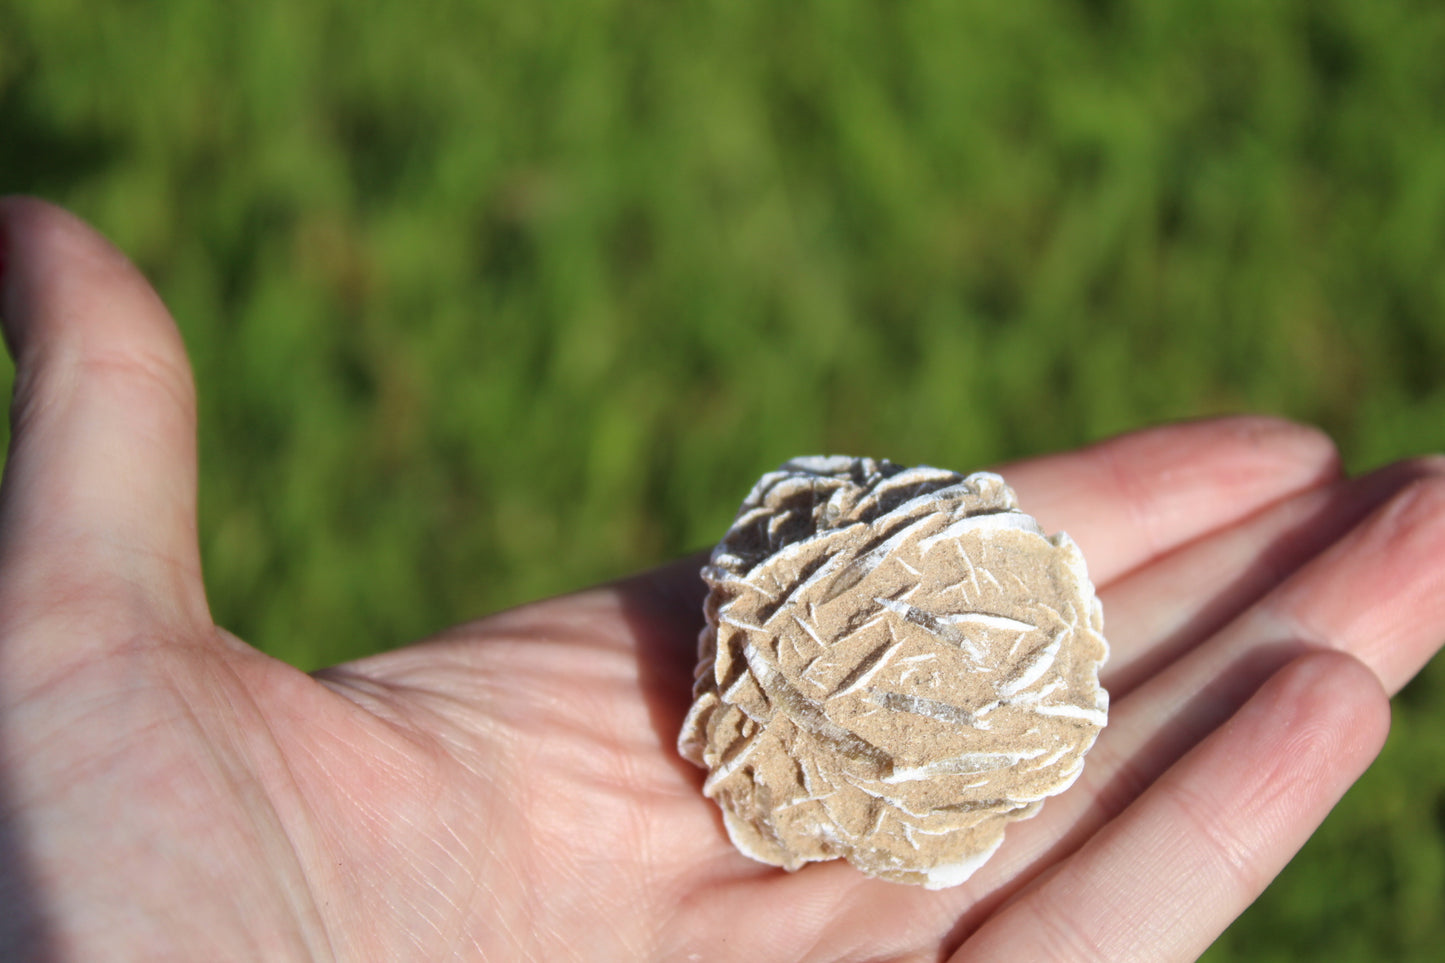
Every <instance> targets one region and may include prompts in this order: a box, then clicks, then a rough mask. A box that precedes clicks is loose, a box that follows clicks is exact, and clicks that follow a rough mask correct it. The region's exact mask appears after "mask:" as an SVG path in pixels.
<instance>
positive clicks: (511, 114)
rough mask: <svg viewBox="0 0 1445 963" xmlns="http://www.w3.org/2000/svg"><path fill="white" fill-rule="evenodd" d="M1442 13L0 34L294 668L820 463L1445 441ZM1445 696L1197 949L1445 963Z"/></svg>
mask: <svg viewBox="0 0 1445 963" xmlns="http://www.w3.org/2000/svg"><path fill="white" fill-rule="evenodd" d="M1441 49H1445V8H1442V7H1440V6H1439V5H1435V4H1430V3H1424V2H1404V0H1381V2H1376V3H1372V4H1359V3H1349V2H1344V0H1317V2H1303V0H1289V2H1277V3H1272V4H1258V3H1249V2H1244V0H1217V2H1214V3H1199V2H1183V0H1181V2H1174V3H1162V4H1161V3H1145V2H1129V0H1091V2H1085V0H1076V2H1066V0H1021V2H1016V3H1013V4H1010V5H1003V4H983V3H971V2H963V3H944V2H939V0H919V2H914V3H907V4H898V3H886V2H876V0H873V2H861V0H793V2H791V3H787V4H782V3H765V2H760V0H732V2H728V3H722V2H712V0H675V2H673V3H669V4H662V3H657V2H645V0H569V2H561V3H554V4H540V5H528V4H518V3H501V2H493V0H472V2H460V0H427V2H419V3H416V4H411V5H402V4H391V3H380V2H377V0H352V2H346V3H343V2H339V0H305V2H295V0H289V2H281V0H251V2H249V3H246V4H232V5H218V4H214V3H208V2H200V0H166V2H153V3H144V4H138V3H118V2H112V3H104V2H102V3H96V2H93V0H91V2H85V3H82V2H80V0H4V2H3V3H0V189H3V190H7V191H9V190H24V191H33V192H37V193H40V194H43V195H45V196H48V197H50V198H51V199H54V200H57V201H59V202H61V203H64V204H66V205H67V206H69V207H71V208H72V209H74V210H76V211H78V212H79V213H80V214H82V215H83V216H85V217H86V218H88V219H90V220H91V221H93V222H94V223H96V224H98V225H99V226H100V227H101V228H102V229H103V230H105V231H106V232H107V233H108V234H109V235H110V236H111V237H112V238H113V239H114V240H115V241H116V242H117V243H118V244H119V245H120V246H121V247H122V248H124V249H125V250H126V251H127V252H128V253H130V254H131V255H132V257H133V258H134V259H135V260H136V261H137V262H138V263H139V264H140V265H141V266H142V268H143V269H144V270H145V271H146V272H147V273H148V274H149V276H150V277H151V278H152V279H153V280H154V281H155V283H156V284H157V286H158V287H159V289H160V290H161V292H162V293H163V295H164V297H165V298H166V300H167V302H168V303H169V305H170V307H171V309H172V311H173V312H174V313H175V315H176V317H177V320H178V322H179V323H180V325H181V328H182V330H183V332H184V333H185V336H186V339H187V342H188V344H189V346H190V349H191V352H192V355H193V360H194V363H195V367H196V373H197V380H198V385H199V389H200V397H201V457H202V479H203V482H202V485H203V487H202V503H201V508H202V536H203V539H204V544H203V550H204V556H205V565H206V572H207V583H208V587H209V591H210V594H211V601H212V605H213V608H214V611H215V614H216V616H217V619H218V621H219V622H220V623H221V624H223V625H226V626H227V627H229V628H231V629H233V630H235V631H236V632H237V633H238V634H240V635H241V636H242V637H244V638H247V639H248V640H251V641H253V642H254V643H256V644H257V645H259V646H261V647H263V648H265V649H266V650H268V651H270V652H273V653H275V654H276V655H278V656H280V657H282V658H285V659H288V660H290V661H292V662H294V663H296V664H298V665H301V666H303V667H307V668H312V667H316V666H319V665H322V664H326V663H329V662H333V661H337V660H340V659H345V658H349V657H352V656H355V655H358V654H361V653H364V652H369V651H374V650H376V649H378V648H383V647H387V646H391V645H395V644H398V643H400V642H403V641H405V640H408V639H411V638H414V637H416V636H418V635H421V634H425V633H427V632H429V631H433V630H436V629H439V628H441V627H443V626H446V625H448V624H451V623H453V622H456V621H459V620H461V619H465V618H469V617H473V616H476V615H479V614H482V613H485V612H488V611H492V610H495V609H497V608H501V607H504V606H507V605H511V604H514V603H517V602H520V601H523V600H526V599H529V598H534V597H538V596H543V595H547V594H551V593H555V592H559V591H564V590H567V589H570V588H575V587H579V586H582V585H585V584H587V583H590V582H594V581H597V580H599V579H604V578H607V577H611V576H614V575H619V574H622V573H625V572H628V571H632V570H635V569H639V568H642V567H645V566H648V565H651V564H654V563H656V562H659V561H661V560H663V559H666V558H668V557H670V556H673V555H676V554H679V553H681V552H683V551H685V550H688V549H691V548H695V547H698V546H702V545H705V544H707V543H709V542H710V541H712V540H713V539H715V538H716V536H717V534H718V533H719V532H720V531H721V530H722V528H723V527H724V526H725V525H726V524H727V522H728V520H729V519H730V517H731V514H732V511H733V509H734V508H735V506H736V503H737V500H738V499H739V497H740V496H741V495H742V493H743V492H744V491H745V490H746V489H747V487H748V485H749V484H750V483H751V481H752V480H753V479H754V478H755V477H756V475H757V474H758V473H760V472H761V471H763V470H765V469H767V468H769V467H771V466H773V465H775V464H776V463H777V462H779V461H781V460H783V459H784V458H786V457H789V456H791V455H794V454H798V453H803V452H814V451H830V452H856V453H867V454H873V455H882V456H887V457H890V458H893V459H895V460H897V461H901V462H924V461H926V462H931V463H934V464H939V465H945V466H949V467H954V468H958V469H969V468H973V467H978V466H982V465H985V464H987V463H990V462H995V461H998V460H1001V459H1004V458H1009V457H1014V456H1018V455H1024V454H1028V453H1034V452H1041V451H1047V450H1053V449H1058V448H1063V447H1072V446H1075V445H1078V444H1081V443H1084V442H1086V441H1089V440H1092V439H1095V438H1098V437H1101V436H1104V435H1107V434H1110V433H1113V432H1117V431H1120V430H1124V429H1128V428H1132V427H1137V426H1139V425H1142V424H1146V423H1152V422H1158V421H1163V420H1167V419H1173V418H1181V417H1192V416H1199V415H1207V414H1215V413H1222V412H1234V411H1264V412H1274V413H1278V414H1282V415H1286V416H1289V417H1292V418H1297V419H1302V420H1305V421H1310V422H1314V423H1317V424H1320V425H1322V426H1324V427H1325V428H1326V429H1327V430H1328V431H1330V432H1331V433H1332V434H1333V435H1334V437H1335V438H1336V439H1337V440H1338V442H1339V444H1340V445H1341V448H1342V451H1343V453H1344V456H1345V459H1346V462H1347V464H1348V465H1349V466H1350V467H1351V468H1353V469H1363V468H1367V467H1369V466H1372V465H1376V464H1379V463H1381V462H1383V461H1386V460H1389V459H1392V458H1396V457H1401V456H1404V455H1408V454H1412V453H1416V452H1421V451H1430V450H1438V449H1440V448H1441V447H1442V430H1445V377H1442V376H1441V368H1442V360H1445V272H1442V271H1441V270H1440V265H1441V263H1442V254H1445V124H1442V123H1441V121H1442V111H1441V106H1440V105H1441V104H1442V103H1445V58H1442V57H1440V56H1439V51H1440V50H1441ZM1441 682H1442V680H1441V672H1440V670H1439V668H1438V667H1436V668H1434V669H1432V670H1430V671H1427V673H1426V674H1425V676H1423V677H1422V678H1421V679H1420V680H1419V681H1417V683H1415V685H1414V686H1413V687H1412V688H1411V689H1410V690H1408V691H1407V692H1406V694H1405V695H1404V696H1403V697H1402V698H1401V699H1400V700H1398V701H1397V707H1396V729H1395V735H1394V736H1393V737H1392V740H1391V743H1390V745H1389V747H1388V748H1387V751H1386V754H1385V758H1384V759H1383V760H1382V761H1381V763H1380V764H1378V765H1377V766H1376V767H1375V768H1374V769H1373V770H1372V771H1371V773H1370V775H1369V776H1368V777H1367V778H1366V779H1365V781H1364V782H1363V783H1362V784H1361V785H1360V786H1359V787H1358V788H1357V789H1356V790H1355V791H1354V792H1352V793H1351V795H1350V796H1349V797H1347V799H1346V801H1345V803H1344V805H1343V806H1342V808H1341V810H1340V811H1339V812H1337V814H1336V815H1335V816H1334V817H1332V818H1331V820H1330V822H1329V823H1328V824H1327V825H1326V827H1325V829H1324V830H1323V831H1322V832H1321V833H1320V834H1319V836H1318V837H1317V838H1316V840H1315V841H1313V842H1312V843H1311V844H1310V846H1309V847H1308V848H1307V849H1306V850H1305V852H1304V854H1303V855H1302V856H1301V857H1300V858H1298V859H1297V860H1296V861H1295V862H1294V864H1292V866H1291V867H1290V869H1289V870H1288V871H1286V873H1285V874H1284V877H1283V878H1282V881H1281V882H1280V883H1278V884H1277V885H1276V886H1274V887H1273V888H1271V890H1270V891H1269V893H1268V894H1267V895H1266V896H1265V897H1264V899H1262V900H1261V901H1260V903H1259V904H1258V905H1257V906H1256V907H1255V908H1254V909H1253V910H1251V912H1250V913H1249V914H1248V915H1246V916H1245V917H1244V919H1243V920H1242V921H1241V922H1240V923H1239V924H1237V925H1236V926H1235V927H1234V928H1233V929H1231V930H1230V931H1229V933H1227V934H1226V935H1225V937H1224V938H1223V939H1222V940H1221V941H1220V943H1219V944H1218V945H1217V946H1216V948H1215V950H1214V951H1213V952H1212V954H1211V959H1218V960H1225V959H1231V960H1282V959H1297V958H1301V957H1306V956H1308V957H1310V958H1328V959H1332V960H1356V959H1358V960H1385V959H1396V960H1425V959H1435V958H1436V954H1437V953H1438V947H1439V946H1440V945H1442V943H1445V940H1442V936H1445V925H1442V919H1441V914H1440V911H1439V910H1440V905H1441V902H1442V889H1445V841H1442V824H1445V777H1442V775H1441V773H1442V772H1445V740H1442V739H1441V738H1440V737H1439V735H1438V733H1439V732H1440V731H1441V728H1442V726H1445V709H1442V708H1441V698H1440V696H1441V694H1442V685H1441Z"/></svg>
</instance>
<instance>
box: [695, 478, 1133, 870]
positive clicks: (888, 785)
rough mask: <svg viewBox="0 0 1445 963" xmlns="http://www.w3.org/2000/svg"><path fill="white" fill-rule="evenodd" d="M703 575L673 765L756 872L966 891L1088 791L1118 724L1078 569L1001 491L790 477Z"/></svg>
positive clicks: (770, 490) (1094, 612) (997, 487)
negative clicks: (691, 683) (697, 632)
mask: <svg viewBox="0 0 1445 963" xmlns="http://www.w3.org/2000/svg"><path fill="white" fill-rule="evenodd" d="M703 578H704V580H705V581H706V582H707V584H708V585H709V587H710V589H711V591H710V592H709V594H708V597H707V602H706V605H705V615H706V619H707V626H706V628H705V629H704V630H703V633H702V636H701V638H700V646H699V647H700V655H701V659H700V663H699V666H698V676H697V682H696V685H695V687H694V702H693V706H692V709H691V711H690V712H689V713H688V715H687V718H686V720H685V721H684V723H683V727H682V732H681V735H680V736H679V739H678V747H679V749H680V751H681V752H682V754H683V756H685V757H686V758H687V759H689V760H691V761H692V762H694V763H696V764H697V765H699V766H703V767H704V768H706V769H707V770H708V776H707V779H706V782H705V783H704V788H703V791H704V792H705V793H706V794H707V795H708V796H709V797H711V798H712V799H714V800H716V802H717V803H718V805H719V806H720V807H721V808H722V812H723V819H724V822H725V824H726V827H727V831H728V834H729V835H730V836H731V838H732V841H733V842H734V844H736V846H737V847H738V849H739V850H741V851H742V852H743V853H745V854H747V855H748V856H751V857H753V858H754V859H758V860H761V861H762V862H765V863H772V864H774V865H778V866H784V867H787V868H788V869H797V868H798V867H800V866H802V865H803V864H805V863H808V862H811V861H815V860H826V859H835V858H844V859H847V860H848V861H849V862H851V863H852V864H853V865H855V866H856V867H858V869H860V870H862V871H863V872H864V873H866V874H868V875H870V876H877V877H882V878H884V879H890V880H896V881H901V882H909V883H920V884H922V885H924V886H927V887H929V888H931V889H938V888H942V887H946V886H953V885H957V884H958V883H961V882H963V881H964V880H965V879H967V878H968V877H969V876H970V875H971V874H972V873H973V871H974V870H975V869H977V868H978V866H980V865H982V863H983V862H984V861H985V860H986V859H988V857H989V856H990V855H992V853H993V852H994V850H996V849H997V848H998V846H999V844H1000V843H1001V842H1002V841H1003V833H1004V828H1005V826H1006V825H1007V824H1008V823H1009V822H1011V821H1014V820H1017V819H1023V818H1027V817H1029V816H1032V815H1033V814H1034V813H1036V812H1037V811H1038V809H1039V807H1040V806H1041V805H1042V804H1043V800H1044V799H1045V798H1046V797H1048V796H1051V795H1054V794H1055V793H1058V792H1061V791H1063V790H1064V789H1065V788H1067V787H1068V786H1069V785H1070V784H1071V783H1072V782H1073V781H1074V779H1075V778H1076V777H1077V776H1078V774H1079V772H1080V770H1081V768H1082V766H1083V761H1084V754H1085V753H1086V752H1087V751H1088V749H1089V747H1090V746H1092V745H1093V743H1094V739H1095V738H1096V736H1097V735H1098V733H1099V730H1100V729H1101V728H1102V727H1103V726H1104V724H1105V722H1106V721H1107V711H1108V695H1107V693H1105V692H1104V691H1103V689H1102V688H1100V686H1099V680H1098V670H1099V667H1100V665H1102V663H1103V661H1104V660H1105V658H1106V657H1107V654H1108V646H1107V644H1106V643H1105V641H1104V637H1103V634H1102V632H1103V614H1102V609H1101V607H1100V604H1099V602H1098V599H1097V598H1096V597H1095V595H1094V590H1093V586H1092V585H1091V583H1090V582H1089V577H1088V574H1087V572H1086V570H1085V566H1084V559H1083V556H1082V555H1081V554H1080V552H1079V550H1078V548H1077V547H1076V546H1075V545H1074V543H1073V541H1072V540H1071V539H1069V537H1068V536H1067V535H1064V534H1062V533H1060V534H1057V535H1053V536H1046V535H1045V534H1044V533H1043V531H1042V530H1041V529H1040V528H1039V525H1038V523H1037V522H1036V521H1034V519H1033V518H1032V517H1030V516H1029V515H1026V514H1024V513H1023V512H1022V511H1020V510H1019V508H1018V505H1017V504H1016V501H1015V498H1014V493H1013V491H1012V490H1011V489H1010V488H1009V487H1008V485H1007V484H1006V483H1005V482H1004V480H1003V479H1002V478H1000V477H999V476H998V475H994V474H989V473H986V472H979V473H976V474H972V475H969V476H967V477H964V476H962V475H959V474H957V473H954V472H949V471H944V470H941V469H937V468H930V467H926V466H924V467H918V468H903V467H900V466H898V465H895V464H892V463H891V462H888V461H874V460H872V459H868V458H845V457H810V458H798V459H794V460H793V461H790V462H788V463H787V464H785V465H783V466H782V467H781V468H780V469H779V470H778V471H776V472H771V473H769V474H767V475H765V476H763V478H762V479H761V480H760V481H759V482H758V484H757V485H756V486H755V487H754V489H753V491H752V492H751V493H750V494H749V495H748V497H747V499H746V500H745V501H744V502H743V505H742V508H741V509H740V510H739V513H738V517H737V519H736V521H735V522H734V523H733V526H732V528H731V529H729V531H728V532H727V534H726V535H725V536H724V538H723V539H722V541H721V542H720V543H719V544H718V546H717V548H716V549H715V550H714V551H713V554H712V559H711V561H710V563H709V564H708V565H707V566H706V567H705V568H704V569H703Z"/></svg>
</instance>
